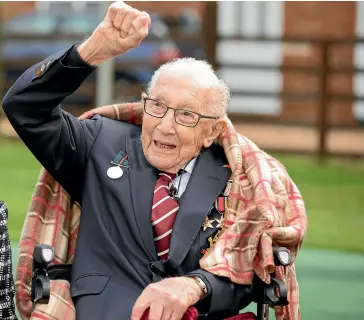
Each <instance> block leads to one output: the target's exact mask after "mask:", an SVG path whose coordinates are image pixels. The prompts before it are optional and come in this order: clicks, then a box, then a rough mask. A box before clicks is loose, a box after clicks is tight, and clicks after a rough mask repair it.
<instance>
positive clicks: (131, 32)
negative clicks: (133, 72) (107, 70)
mask: <svg viewBox="0 0 364 320" xmlns="http://www.w3.org/2000/svg"><path fill="white" fill-rule="evenodd" d="M150 23H151V20H150V16H149V15H148V13H146V12H140V11H139V10H136V9H134V8H132V7H131V6H129V5H127V4H125V3H124V2H122V1H116V2H114V3H112V4H111V5H110V7H109V9H108V11H107V14H106V17H105V19H104V20H103V21H102V22H101V23H100V24H99V25H98V26H97V28H96V29H95V31H94V32H93V33H92V35H91V37H90V38H88V39H87V40H86V41H85V42H84V43H82V44H81V45H80V46H79V47H78V52H79V54H80V56H81V58H82V59H83V60H84V61H86V62H87V63H88V64H90V65H93V66H97V65H99V64H100V63H102V62H104V61H107V60H109V59H111V58H113V57H116V56H118V55H120V54H122V53H124V52H126V51H128V50H130V49H132V48H136V47H137V46H139V44H140V42H141V41H142V40H143V39H144V38H145V37H146V36H147V35H148V30H149V27H150Z"/></svg>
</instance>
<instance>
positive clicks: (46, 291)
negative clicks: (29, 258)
mask: <svg viewBox="0 0 364 320" xmlns="http://www.w3.org/2000/svg"><path fill="white" fill-rule="evenodd" d="M53 257H54V251H53V248H52V247H51V246H48V245H43V244H38V245H36V246H35V248H34V252H33V270H32V283H31V301H32V302H33V304H34V305H35V304H36V303H44V304H47V303H48V302H49V298H50V288H51V285H50V280H57V279H61V280H67V281H69V280H70V276H71V270H72V265H71V264H57V265H51V266H49V264H50V263H51V262H52V260H53Z"/></svg>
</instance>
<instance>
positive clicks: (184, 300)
mask: <svg viewBox="0 0 364 320" xmlns="http://www.w3.org/2000/svg"><path fill="white" fill-rule="evenodd" d="M202 297H203V292H202V290H201V288H200V287H199V286H198V285H197V283H196V281H195V280H194V279H193V278H188V277H176V278H167V279H164V280H162V281H160V282H157V283H153V284H150V285H149V286H148V287H146V288H145V289H144V291H143V292H142V294H141V295H140V296H139V298H138V299H137V301H136V302H135V305H134V308H133V311H132V314H131V320H140V319H141V317H142V315H143V313H144V312H145V311H146V310H147V309H148V308H149V318H148V319H149V320H180V319H182V317H183V315H184V313H185V312H186V310H187V308H188V307H189V306H192V305H194V304H196V303H197V302H198V301H199V300H200V299H201V298H202Z"/></svg>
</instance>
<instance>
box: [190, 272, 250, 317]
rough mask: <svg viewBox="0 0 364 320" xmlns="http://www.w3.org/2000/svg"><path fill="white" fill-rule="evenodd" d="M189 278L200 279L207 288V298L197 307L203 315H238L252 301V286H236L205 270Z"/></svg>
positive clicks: (194, 273)
mask: <svg viewBox="0 0 364 320" xmlns="http://www.w3.org/2000/svg"><path fill="white" fill-rule="evenodd" d="M188 276H198V277H200V278H201V280H203V281H204V282H205V284H206V286H207V296H206V297H205V298H204V299H203V300H202V301H201V302H199V304H198V305H197V307H198V309H199V310H200V312H202V313H206V314H213V313H220V312H221V313H223V312H231V314H237V313H238V312H239V310H241V309H243V308H245V307H246V306H247V305H248V304H249V303H250V302H251V301H252V298H251V290H252V289H251V286H248V285H238V284H234V283H232V282H231V281H230V280H229V279H227V278H224V277H218V276H215V275H214V274H212V273H210V272H208V271H205V270H203V269H198V270H195V271H193V272H191V273H189V274H188Z"/></svg>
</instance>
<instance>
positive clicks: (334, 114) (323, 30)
mask: <svg viewBox="0 0 364 320" xmlns="http://www.w3.org/2000/svg"><path fill="white" fill-rule="evenodd" d="M362 19H364V17H362ZM355 23H356V3H355V2H351V1H343V2H326V1H323V2H320V1H318V2H313V1H307V2H306V1H305V2H285V6H284V21H283V24H284V27H283V29H284V35H285V36H288V37H316V38H353V37H354V36H355ZM363 32H364V30H363ZM283 63H284V64H285V65H290V64H295V65H307V66H318V67H320V66H321V65H322V60H321V48H320V46H319V45H313V44H304V45H302V44H300V45H294V44H290V45H288V46H286V47H285V50H284V54H283ZM329 65H330V66H331V67H335V68H340V67H349V68H350V67H352V66H353V46H352V45H334V46H333V47H331V49H330V50H329ZM283 90H286V91H294V92H298V93H314V92H317V91H318V90H319V77H318V76H315V75H312V74H304V73H299V72H294V73H292V72H284V73H283ZM328 92H329V93H333V94H334V93H335V94H339V93H342V94H351V93H352V92H353V74H339V73H336V74H331V75H330V77H329V79H328ZM317 113H318V102H317V101H313V100H306V101H294V102H292V101H289V102H288V101H286V102H284V104H283V112H282V118H284V119H285V120H292V119H297V118H300V119H302V120H303V121H307V122H314V121H316V119H317ZM329 122H330V123H333V124H353V123H355V122H356V120H355V119H354V113H353V104H352V102H350V101H340V102H339V101H336V102H334V101H333V102H331V103H330V105H329Z"/></svg>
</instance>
